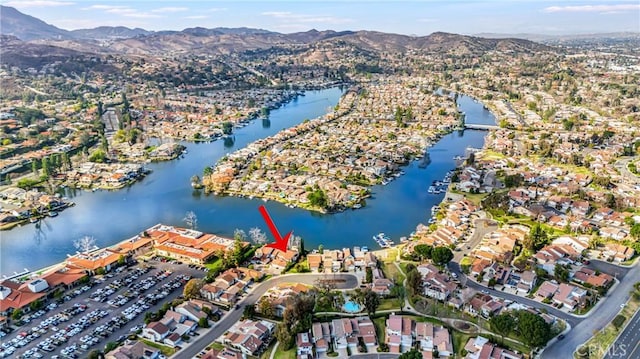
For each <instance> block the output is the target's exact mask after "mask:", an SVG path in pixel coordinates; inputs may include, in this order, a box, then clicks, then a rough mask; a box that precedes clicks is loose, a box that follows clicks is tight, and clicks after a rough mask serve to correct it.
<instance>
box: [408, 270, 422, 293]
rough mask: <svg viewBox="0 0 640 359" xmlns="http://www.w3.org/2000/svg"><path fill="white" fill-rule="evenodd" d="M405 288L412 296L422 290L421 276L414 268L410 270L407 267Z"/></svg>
mask: <svg viewBox="0 0 640 359" xmlns="http://www.w3.org/2000/svg"><path fill="white" fill-rule="evenodd" d="M407 288H409V290H410V291H411V294H412V295H416V294H419V293H420V290H421V289H422V275H420V272H418V269H417V268H416V267H415V266H413V268H411V269H409V266H407Z"/></svg>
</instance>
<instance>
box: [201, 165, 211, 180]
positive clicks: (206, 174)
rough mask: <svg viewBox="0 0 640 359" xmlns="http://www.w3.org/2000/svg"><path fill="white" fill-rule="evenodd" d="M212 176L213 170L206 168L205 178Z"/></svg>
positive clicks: (203, 173)
mask: <svg viewBox="0 0 640 359" xmlns="http://www.w3.org/2000/svg"><path fill="white" fill-rule="evenodd" d="M212 174H213V169H212V168H211V166H207V167H205V168H204V170H202V176H203V177H208V176H211V175H212Z"/></svg>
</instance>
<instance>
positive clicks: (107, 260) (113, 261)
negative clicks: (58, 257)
mask: <svg viewBox="0 0 640 359" xmlns="http://www.w3.org/2000/svg"><path fill="white" fill-rule="evenodd" d="M121 256H122V254H120V253H118V252H114V251H113V250H112V249H109V248H106V249H100V250H97V251H94V252H87V253H76V254H75V255H73V256H70V257H68V258H67V261H66V265H67V267H69V268H75V269H81V270H84V271H86V272H87V273H88V274H95V273H96V271H98V269H100V268H102V269H104V270H105V271H106V272H109V271H110V270H111V269H113V268H115V267H116V265H117V264H118V260H119V259H120V257H121Z"/></svg>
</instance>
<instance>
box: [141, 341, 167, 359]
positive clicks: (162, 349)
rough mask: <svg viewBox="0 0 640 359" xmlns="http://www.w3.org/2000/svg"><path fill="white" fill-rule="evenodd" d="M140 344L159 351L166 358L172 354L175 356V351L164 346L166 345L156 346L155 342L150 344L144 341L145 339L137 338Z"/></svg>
mask: <svg viewBox="0 0 640 359" xmlns="http://www.w3.org/2000/svg"><path fill="white" fill-rule="evenodd" d="M138 339H139V340H140V341H141V342H143V343H145V344H147V345H148V346H150V347H152V348H156V349H159V350H160V352H162V354H163V355H164V356H166V357H167V358H168V357H170V356H172V355H173V354H175V352H176V350H175V349H174V348H172V347H170V346H166V345H162V344H158V343H156V342H152V341H150V340H146V339H142V338H138Z"/></svg>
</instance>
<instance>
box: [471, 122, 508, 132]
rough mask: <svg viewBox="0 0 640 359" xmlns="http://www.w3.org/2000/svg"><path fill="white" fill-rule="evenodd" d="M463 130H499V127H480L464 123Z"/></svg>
mask: <svg viewBox="0 0 640 359" xmlns="http://www.w3.org/2000/svg"><path fill="white" fill-rule="evenodd" d="M464 128H465V129H466V130H487V131H489V130H499V129H500V126H498V125H480V124H475V123H465V124H464Z"/></svg>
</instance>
